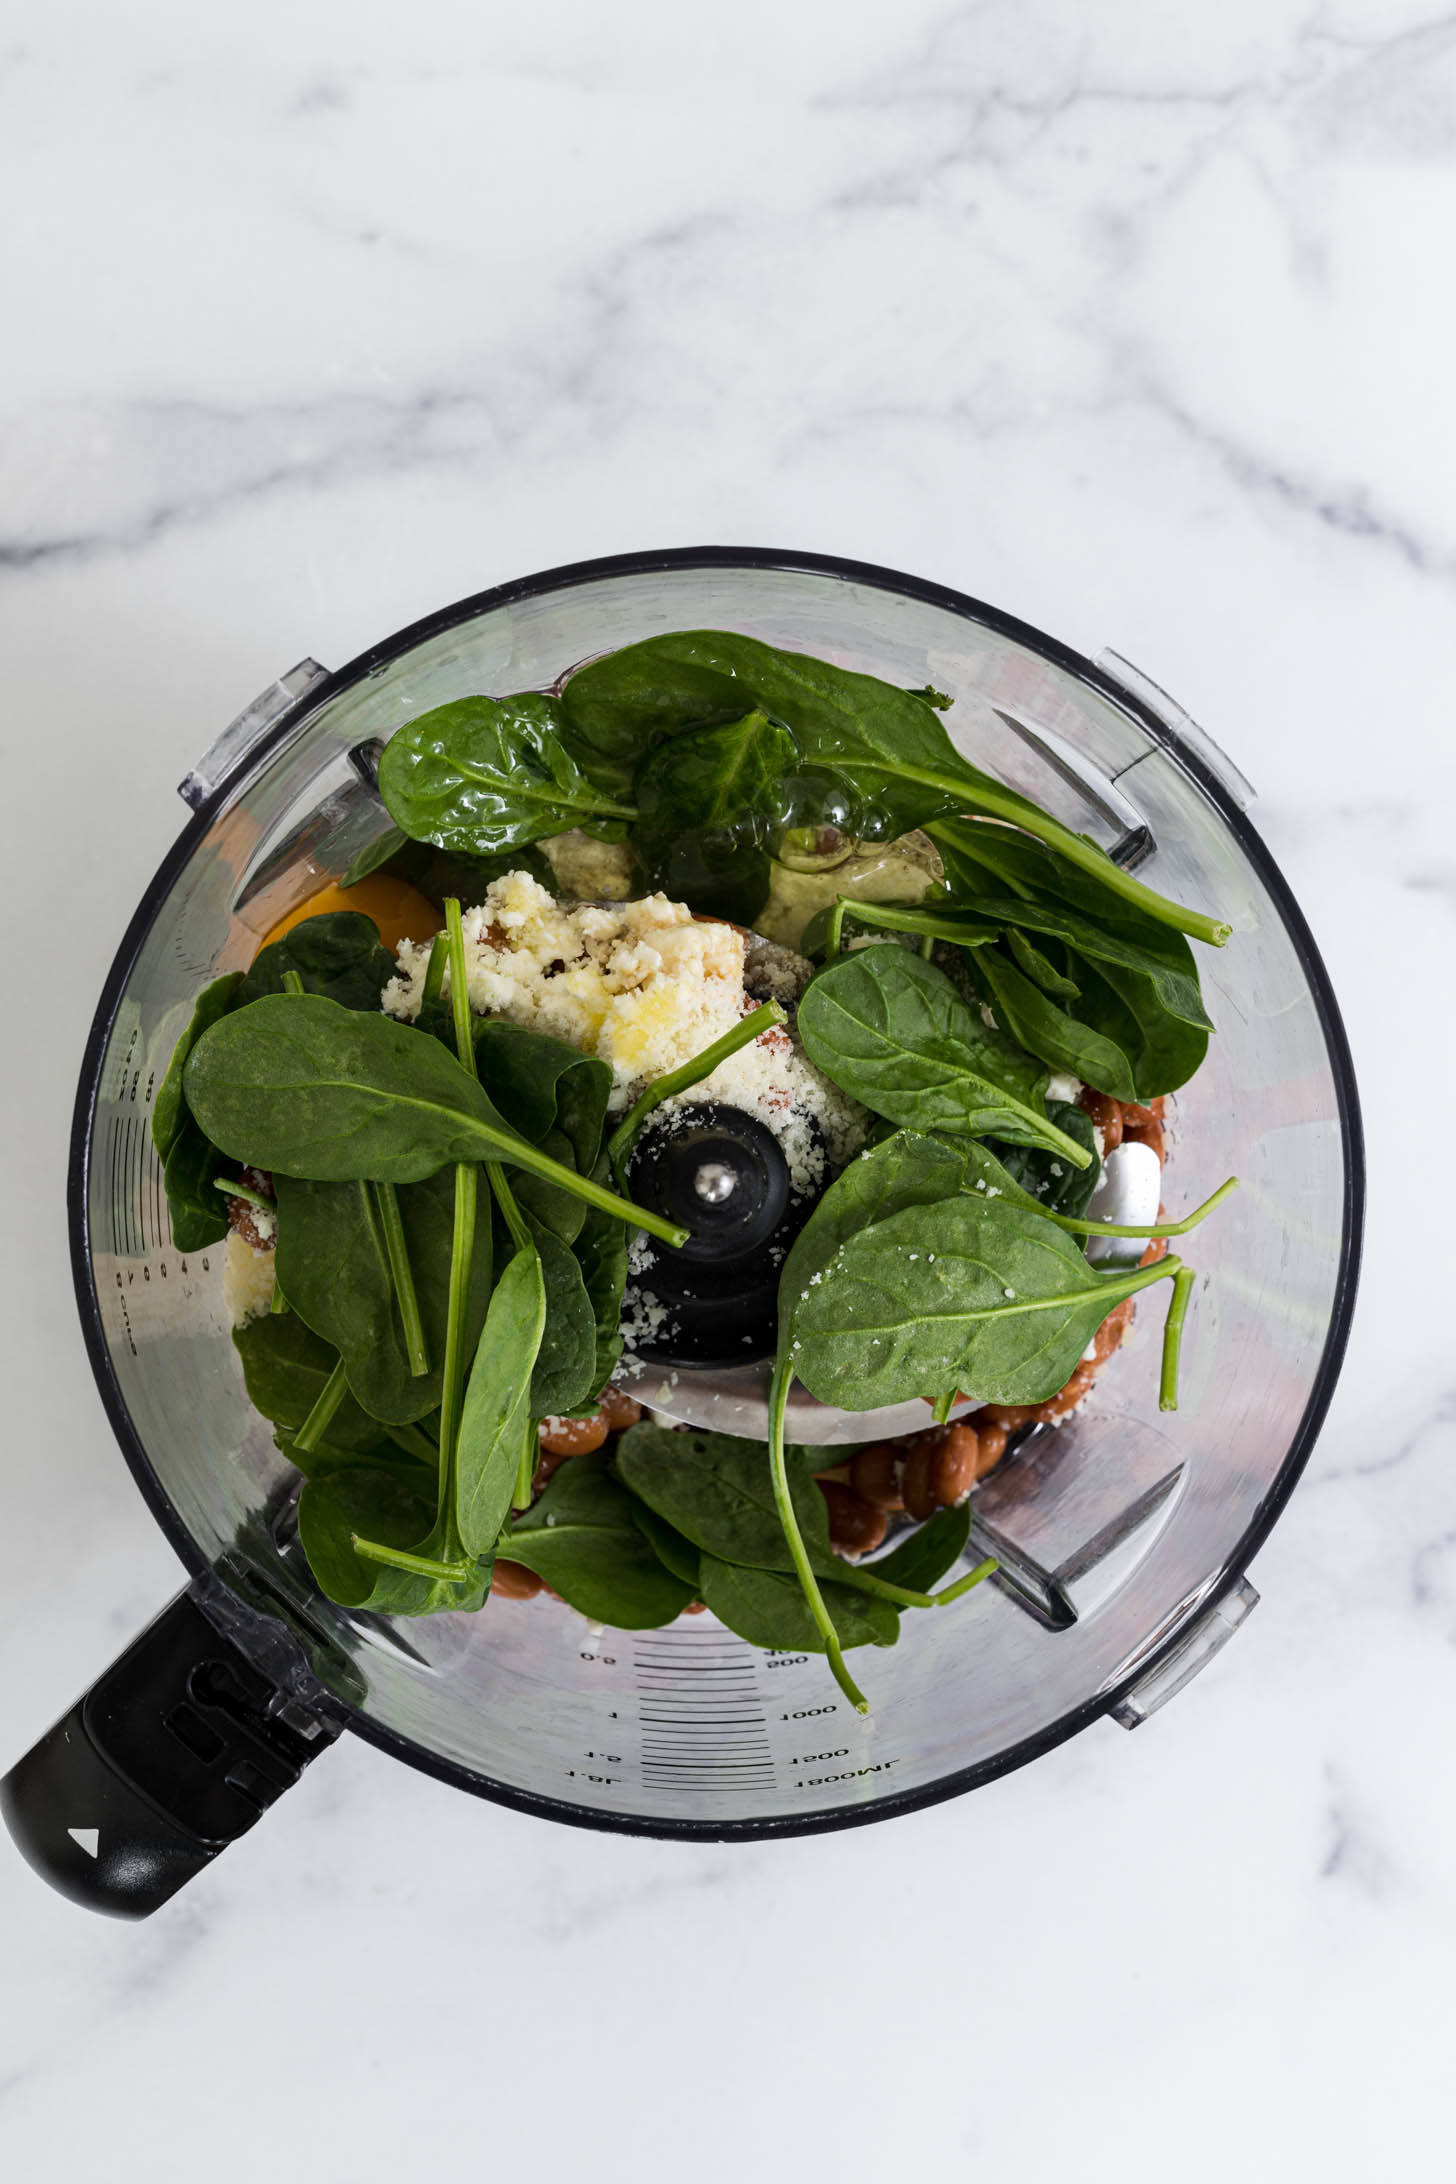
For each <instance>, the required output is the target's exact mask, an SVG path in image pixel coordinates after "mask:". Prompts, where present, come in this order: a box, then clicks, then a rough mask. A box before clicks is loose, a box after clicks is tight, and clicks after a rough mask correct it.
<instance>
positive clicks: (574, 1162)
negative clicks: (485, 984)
mask: <svg viewBox="0 0 1456 2184" xmlns="http://www.w3.org/2000/svg"><path fill="white" fill-rule="evenodd" d="M475 1060H476V1067H477V1069H478V1070H479V1073H480V1079H481V1082H482V1084H483V1085H484V1086H485V1088H486V1091H487V1092H488V1093H489V1094H490V1096H491V1098H492V1099H493V1100H494V1102H495V1104H496V1106H497V1107H498V1108H499V1110H500V1112H501V1114H502V1115H503V1116H504V1117H505V1119H506V1121H507V1122H508V1123H510V1124H511V1125H512V1127H513V1128H514V1129H517V1130H519V1131H520V1133H521V1135H522V1137H524V1138H526V1139H528V1140H529V1141H530V1143H531V1144H532V1145H535V1146H537V1147H539V1148H540V1150H541V1151H542V1152H544V1153H547V1154H548V1155H549V1156H550V1157H551V1158H552V1159H553V1160H557V1161H559V1162H561V1164H562V1165H563V1166H564V1167H567V1168H573V1169H575V1171H576V1173H577V1174H578V1175H588V1176H589V1175H590V1174H591V1172H592V1170H593V1168H594V1167H595V1166H596V1161H597V1155H598V1153H599V1152H600V1150H601V1143H602V1127H603V1124H604V1122H605V1120H606V1113H607V1101H608V1099H609V1098H610V1097H611V1091H612V1072H611V1069H610V1068H609V1067H608V1065H607V1063H605V1062H603V1061H599V1060H597V1059H596V1057H595V1056H591V1055H586V1054H580V1053H578V1052H577V1050H576V1048H575V1047H570V1046H568V1045H567V1044H566V1043H565V1041H564V1040H562V1039H552V1038H548V1037H547V1036H546V1035H545V1034H544V1033H543V1032H539V1031H528V1030H527V1029H526V1028H525V1027H524V1025H521V1024H512V1023H508V1022H506V1021H504V1020H500V1021H497V1020H495V1019H493V1018H487V1019H486V1020H485V1021H484V1022H483V1023H481V1024H479V1025H478V1026H477V1027H476V1031H475ZM517 1196H518V1197H519V1199H520V1201H521V1204H522V1205H523V1206H524V1207H526V1208H527V1210H528V1211H529V1212H530V1213H532V1214H533V1215H534V1216H535V1217H536V1219H537V1220H538V1221H541V1222H544V1223H545V1225H546V1226H547V1227H548V1228H550V1229H554V1230H555V1232H556V1234H557V1235H558V1236H559V1237H561V1238H562V1239H563V1241H564V1242H566V1243H568V1244H570V1243H574V1242H575V1241H576V1238H577V1236H578V1235H579V1234H580V1232H581V1226H582V1222H583V1220H584V1219H585V1216H586V1207H585V1206H584V1205H583V1203H582V1201H581V1199H580V1198H577V1197H574V1196H570V1195H568V1194H567V1193H566V1192H565V1191H562V1190H559V1189H557V1188H556V1186H555V1185H554V1184H551V1183H547V1182H545V1181H544V1180H543V1179H542V1178H541V1177H539V1176H523V1177H522V1178H521V1180H520V1182H519V1184H518V1185H517Z"/></svg>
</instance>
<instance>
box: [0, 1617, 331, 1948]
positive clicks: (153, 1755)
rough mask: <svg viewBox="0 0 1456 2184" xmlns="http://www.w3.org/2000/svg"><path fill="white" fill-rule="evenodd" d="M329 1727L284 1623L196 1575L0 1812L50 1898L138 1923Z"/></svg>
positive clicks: (44, 1750)
mask: <svg viewBox="0 0 1456 2184" xmlns="http://www.w3.org/2000/svg"><path fill="white" fill-rule="evenodd" d="M250 1625H257V1626H263V1627H262V1628H261V1630H256V1629H250V1628H248V1627H247V1626H250ZM240 1637H241V1638H243V1639H244V1640H245V1642H246V1647H247V1650H246V1651H245V1650H244V1645H243V1644H240V1643H239V1642H238V1641H239V1638H240ZM343 1719H344V1716H343V1710H342V1709H341V1708H340V1707H338V1706H337V1704H336V1703H335V1702H332V1701H331V1700H330V1699H329V1697H328V1694H327V1693H326V1692H324V1690H323V1688H322V1686H320V1685H318V1684H317V1683H316V1682H315V1680H314V1678H313V1677H312V1675H311V1674H310V1672H309V1670H308V1668H307V1666H306V1664H305V1662H304V1660H303V1656H302V1653H301V1651H300V1649H299V1648H298V1647H297V1645H296V1644H295V1642H294V1641H293V1639H292V1637H291V1636H290V1635H289V1634H288V1633H287V1632H286V1631H285V1629H284V1628H283V1626H282V1625H281V1624H279V1623H277V1622H276V1621H271V1620H270V1619H268V1618H265V1617H263V1616H260V1615H256V1614H255V1613H254V1612H253V1611H251V1610H249V1609H248V1608H247V1607H245V1606H244V1605H243V1603H242V1602H240V1601H237V1600H236V1599H235V1597H234V1596H232V1595H230V1594H229V1593H228V1592H227V1590H226V1588H225V1587H224V1586H222V1585H221V1584H220V1583H219V1582H218V1580H217V1579H216V1578H215V1577H212V1576H211V1575H205V1576H203V1577H202V1578H200V1579H199V1580H198V1582H197V1584H196V1585H194V1586H192V1587H190V1588H189V1589H188V1590H187V1591H186V1592H184V1593H182V1594H180V1595H179V1596H178V1598H177V1599H175V1600H174V1601H173V1602H172V1604H171V1606H170V1607H167V1608H164V1609H163V1611H162V1613H161V1614H160V1615H159V1616H158V1617H157V1619H156V1621H155V1622H154V1623H151V1624H149V1625H148V1627H147V1629H146V1630H144V1631H143V1632H142V1634H141V1636H140V1637H139V1638H137V1639H136V1640H135V1641H134V1642H133V1643H132V1644H131V1645H130V1646H128V1647H127V1649H126V1651H125V1653H123V1654H122V1655H121V1657H120V1659H119V1660H117V1661H114V1662H113V1663H112V1665H111V1667H110V1668H108V1669H107V1670H106V1672H105V1673H104V1675H102V1676H100V1677H98V1679H97V1681H96V1682H95V1683H94V1684H93V1685H92V1686H91V1689H90V1690H89V1691H88V1692H87V1693H86V1694H85V1696H84V1697H83V1698H81V1699H78V1700H77V1702H76V1704H75V1705H74V1706H73V1707H72V1708H71V1710H70V1712H69V1713H68V1714H65V1715H63V1716H62V1718H61V1719H60V1721H58V1722H57V1723H56V1725H55V1727H54V1728H53V1729H49V1730H47V1732H46V1734H45V1735H44V1736H43V1737H42V1738H41V1739H40V1742H39V1743H38V1744H36V1745H34V1746H33V1747H32V1749H31V1750H30V1751H28V1752H27V1753H26V1755H25V1757H24V1758H23V1759H21V1760H18V1761H17V1762H16V1764H15V1766H13V1767H12V1768H11V1770H10V1772H9V1774H7V1775H5V1776H4V1777H3V1778H0V1817H3V1818H4V1821H5V1824H6V1826H7V1827H8V1828H9V1830H10V1833H11V1834H12V1835H13V1836H14V1838H15V1841H16V1843H17V1844H18V1845H19V1848H20V1851H21V1853H22V1855H23V1856H24V1857H25V1858H27V1859H28V1860H29V1862H30V1864H31V1865H32V1866H33V1867H34V1868H35V1870H36V1872H37V1873H39V1874H40V1876H41V1878H42V1879H43V1880H46V1881H49V1882H50V1884H51V1886H52V1888H57V1889H59V1890H60V1892H61V1894H62V1895H63V1896H69V1897H70V1899H71V1901H72V1902H73V1903H78V1904H81V1905H83V1906H84V1907H85V1908H86V1909H87V1910H88V1911H103V1912H108V1913H109V1914H110V1915H111V1916H112V1917H114V1918H123V1919H144V1918H146V1917H148V1916H149V1915H150V1913H152V1912H153V1911H156V1910H158V1909H159V1908H160V1906H161V1905H162V1904H164V1903H166V1902H167V1900H168V1898H169V1897H171V1896H174V1895H175V1894H176V1893H177V1890H178V1889H179V1888H181V1887H182V1885H183V1883H184V1882H186V1881H190V1880H191V1879H192V1878H193V1876H194V1875H195V1874H198V1873H200V1872H201V1871H202V1869H203V1867H204V1866H207V1865H210V1864H211V1863H212V1861H213V1859H214V1858H215V1857H216V1856H217V1854H218V1852H219V1851H221V1850H225V1849H226V1848H227V1846H228V1844H229V1843H231V1842H234V1841H236V1839H237V1837H238V1836H240V1835H244V1834H246V1833H247V1831H248V1829H249V1828H250V1827H252V1825H253V1823H254V1821H255V1820H258V1819H259V1818H261V1816H262V1814H263V1813H264V1812H266V1811H267V1809H268V1807H269V1806H270V1805H271V1804H272V1803H273V1802H274V1801H275V1799H276V1798H278V1797H280V1796H281V1795H282V1794H283V1792H284V1791H285V1790H286V1789H290V1788H291V1787H292V1785H293V1784H294V1783H295V1782H296V1781H297V1780H298V1778H299V1776H300V1775H301V1774H302V1772H303V1770H304V1768H305V1767H306V1766H307V1765H308V1763H309V1761H310V1760H311V1759H313V1758H315V1757H316V1756H317V1754H318V1753H319V1752H321V1751H323V1750H324V1749H325V1748H326V1747H327V1746H328V1745H330V1744H332V1743H333V1741H334V1739H335V1737H337V1735H338V1734H339V1731H340V1729H341V1728H342V1726H343Z"/></svg>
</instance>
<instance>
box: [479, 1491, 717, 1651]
mask: <svg viewBox="0 0 1456 2184" xmlns="http://www.w3.org/2000/svg"><path fill="white" fill-rule="evenodd" d="M502 1552H503V1553H504V1554H506V1555H507V1556H509V1558H510V1560H511V1561H512V1562H523V1563H524V1564H525V1566H526V1568H527V1569H528V1570H534V1571H535V1572H536V1574H537V1576H538V1577H543V1578H544V1579H545V1580H546V1583H547V1584H548V1585H549V1586H550V1587H551V1588H552V1590H553V1592H559V1593H560V1595H561V1597H562V1599H563V1600H567V1601H569V1602H570V1603H571V1605H572V1607H574V1608H577V1609H579V1610H580V1612H581V1613H582V1614H583V1615H588V1616H590V1617H591V1618H592V1620H593V1621H594V1622H597V1623H609V1624H611V1625H612V1627H613V1628H614V1629H617V1630H652V1629H655V1628H657V1627H658V1626H659V1625H660V1624H663V1623H671V1622H672V1621H674V1619H675V1618H676V1617H677V1616H679V1615H680V1614H681V1613H682V1611H683V1609H684V1608H685V1607H686V1606H687V1605H688V1603H689V1601H691V1600H695V1599H696V1598H697V1597H698V1595H697V1589H696V1587H695V1586H693V1585H689V1584H685V1583H684V1582H683V1580H682V1579H681V1578H678V1577H674V1576H673V1574H672V1572H671V1571H670V1570H668V1569H666V1568H665V1567H664V1566H663V1564H662V1563H661V1562H660V1561H659V1560H658V1558H657V1556H656V1554H655V1553H654V1552H653V1550H652V1548H651V1547H650V1546H649V1545H648V1542H647V1539H646V1537H645V1535H644V1534H643V1532H642V1531H641V1530H640V1529H639V1527H638V1525H637V1524H636V1523H635V1521H634V1519H633V1513H632V1497H631V1495H630V1494H629V1493H628V1492H627V1490H626V1488H625V1487H624V1486H621V1485H620V1484H619V1483H618V1481H617V1480H616V1479H614V1478H613V1477H612V1475H611V1473H610V1471H609V1469H608V1467H607V1452H606V1450H605V1449H598V1450H597V1451H596V1452H595V1453H594V1454H593V1455H590V1456H574V1457H573V1458H572V1460H571V1462H570V1463H569V1464H563V1465H562V1467H561V1469H560V1470H559V1471H558V1472H557V1473H556V1475H555V1476H554V1478H553V1479H552V1480H551V1481H550V1484H549V1485H548V1486H547V1488H546V1491H545V1493H544V1494H543V1495H542V1496H541V1499H540V1500H539V1501H538V1502H537V1503H536V1504H535V1506H534V1508H531V1509H528V1510H526V1511H524V1512H523V1514H522V1515H520V1516H518V1517H517V1518H516V1519H515V1520H514V1522H513V1523H512V1525H511V1527H510V1530H509V1532H508V1533H507V1535H506V1538H505V1540H504V1541H503V1542H502Z"/></svg>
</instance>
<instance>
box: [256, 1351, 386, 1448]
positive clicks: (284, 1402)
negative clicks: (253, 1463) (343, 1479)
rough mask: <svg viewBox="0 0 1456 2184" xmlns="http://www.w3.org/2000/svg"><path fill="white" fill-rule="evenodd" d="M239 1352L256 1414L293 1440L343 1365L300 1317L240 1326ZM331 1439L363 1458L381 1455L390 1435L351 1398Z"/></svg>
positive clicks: (334, 1423)
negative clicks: (334, 1371)
mask: <svg viewBox="0 0 1456 2184" xmlns="http://www.w3.org/2000/svg"><path fill="white" fill-rule="evenodd" d="M233 1348H234V1349H235V1350H236V1351H237V1353H238V1357H239V1359H240V1360H241V1363H242V1368H243V1383H244V1385H245V1387H246V1388H247V1391H248V1400H249V1402H250V1403H251V1404H252V1406H253V1408H254V1410H255V1411H259V1412H261V1414H262V1415H263V1417H264V1418H266V1419H268V1420H270V1422H271V1423H272V1424H273V1425H275V1426H277V1427H279V1428H280V1429H281V1430H282V1431H283V1433H285V1434H286V1435H287V1436H288V1437H289V1438H290V1439H291V1438H292V1436H293V1434H294V1433H295V1432H296V1431H297V1429H298V1428H299V1427H300V1426H301V1425H302V1424H303V1421H304V1419H305V1418H307V1416H308V1414H309V1412H310V1411H311V1410H312V1409H313V1407H314V1405H315V1403H316V1402H317V1401H318V1399H319V1397H320V1396H321V1395H322V1394H323V1392H324V1386H325V1383H326V1382H327V1380H328V1378H329V1375H330V1373H332V1371H333V1369H334V1367H335V1365H336V1364H337V1363H338V1356H339V1354H338V1352H337V1350H335V1349H334V1347H333V1345H332V1344H331V1343H327V1342H325V1341H324V1340H323V1339H322V1338H321V1337H320V1336H318V1335H316V1334H315V1333H314V1331H313V1329H312V1328H311V1327H307V1326H305V1325H304V1322H303V1321H302V1320H301V1319H300V1318H299V1316H298V1314H297V1313H296V1312H281V1313H271V1312H265V1313H263V1315H262V1316H261V1318H259V1319H250V1320H248V1321H246V1322H245V1323H244V1325H243V1326H241V1327H235V1328H234V1329H233ZM328 1438H329V1441H330V1443H331V1444H332V1445H333V1446H334V1447H335V1448H343V1449H349V1450H352V1451H353V1452H354V1453H355V1454H356V1455H358V1454H360V1453H368V1452H370V1451H377V1450H378V1449H379V1448H380V1447H381V1445H382V1444H383V1443H384V1440H385V1435H384V1429H383V1428H382V1427H381V1426H380V1424H379V1423H378V1421H377V1420H376V1419H373V1418H371V1417H370V1416H369V1415H368V1413H367V1412H366V1411H364V1410H362V1409H361V1408H360V1406H359V1404H358V1403H357V1402H355V1400H354V1398H353V1396H352V1395H346V1396H345V1397H344V1400H343V1402H342V1403H341V1404H340V1405H339V1408H338V1409H337V1410H336V1411H335V1413H334V1415H333V1418H332V1419H331V1420H330V1422H329V1433H328ZM301 1468H302V1466H300V1469H301Z"/></svg>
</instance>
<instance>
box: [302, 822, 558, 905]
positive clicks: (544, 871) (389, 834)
mask: <svg viewBox="0 0 1456 2184" xmlns="http://www.w3.org/2000/svg"><path fill="white" fill-rule="evenodd" d="M381 871H385V872H388V874H389V875H390V877H391V879H396V880H404V881H405V882H406V884H407V885H408V886H410V887H413V888H414V889H415V890H416V891H417V892H418V893H419V894H421V895H423V896H424V898H425V900H426V902H432V903H434V905H435V907H436V909H440V910H442V909H443V908H444V906H445V898H446V896H447V895H455V896H457V897H458V898H459V900H460V901H461V902H463V903H466V904H469V905H470V906H471V907H472V908H473V907H474V906H475V904H477V903H481V902H484V900H485V891H486V889H487V888H488V887H489V885H490V883H491V881H492V880H498V879H500V878H501V877H502V875H503V874H504V873H507V872H529V873H530V875H531V878H532V879H533V880H539V882H540V883H541V885H542V886H543V887H547V888H550V889H551V890H552V892H553V893H554V892H555V888H556V877H555V874H554V873H553V872H552V870H551V865H550V861H549V859H548V858H546V857H544V856H543V855H542V854H541V851H540V850H539V849H535V848H533V847H532V846H531V845H530V844H526V845H525V846H523V847H521V848H517V849H515V850H507V851H504V852H502V854H501V855H500V856H499V857H475V856H472V855H471V854H470V852H469V851H468V850H463V849H459V850H456V849H437V848H436V847H435V845H434V843H433V842H412V841H411V840H410V838H409V836H408V835H407V834H406V833H405V832H404V830H403V829H402V828H401V827H389V828H387V829H386V831H385V832H384V833H383V834H381V835H379V836H378V837H377V838H376V839H375V840H374V841H372V842H370V843H368V844H366V846H365V847H364V848H363V849H361V850H360V852H359V854H358V856H357V857H355V858H354V860H353V862H352V863H351V864H350V866H349V869H348V871H347V872H346V873H345V874H344V876H343V878H342V879H341V880H340V882H339V885H340V887H341V888H348V887H353V886H355V885H356V884H357V883H358V882H359V881H360V880H363V879H367V878H368V876H369V874H370V873H371V872H381Z"/></svg>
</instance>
